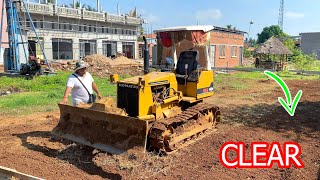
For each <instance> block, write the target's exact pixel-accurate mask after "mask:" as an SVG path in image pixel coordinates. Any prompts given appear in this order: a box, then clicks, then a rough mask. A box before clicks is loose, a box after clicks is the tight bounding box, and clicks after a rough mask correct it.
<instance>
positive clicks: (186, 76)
mask: <svg viewBox="0 0 320 180" xmlns="http://www.w3.org/2000/svg"><path fill="white" fill-rule="evenodd" d="M184 69H185V70H186V74H185V76H184V85H185V86H186V85H187V78H188V64H185V65H184Z"/></svg>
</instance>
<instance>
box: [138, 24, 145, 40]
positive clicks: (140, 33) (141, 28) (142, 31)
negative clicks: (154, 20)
mask: <svg viewBox="0 0 320 180" xmlns="http://www.w3.org/2000/svg"><path fill="white" fill-rule="evenodd" d="M142 35H144V28H143V27H142V26H141V27H140V28H139V37H138V41H140V42H143V37H142Z"/></svg>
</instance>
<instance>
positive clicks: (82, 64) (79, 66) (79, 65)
mask: <svg viewBox="0 0 320 180" xmlns="http://www.w3.org/2000/svg"><path fill="white" fill-rule="evenodd" d="M88 67H89V64H88V63H86V62H84V61H79V62H77V63H76V67H75V68H74V71H78V70H79V69H83V68H88Z"/></svg>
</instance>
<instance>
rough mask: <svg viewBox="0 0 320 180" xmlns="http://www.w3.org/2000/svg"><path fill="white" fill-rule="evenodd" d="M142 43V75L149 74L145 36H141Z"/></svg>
mask: <svg viewBox="0 0 320 180" xmlns="http://www.w3.org/2000/svg"><path fill="white" fill-rule="evenodd" d="M143 41H144V50H143V67H144V74H148V73H149V49H148V42H147V39H146V37H145V36H143Z"/></svg>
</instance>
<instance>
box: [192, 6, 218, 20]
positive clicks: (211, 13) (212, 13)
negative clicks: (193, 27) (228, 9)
mask: <svg viewBox="0 0 320 180" xmlns="http://www.w3.org/2000/svg"><path fill="white" fill-rule="evenodd" d="M220 18H222V13H221V11H220V10H219V9H207V10H202V11H198V12H196V19H197V20H217V19H220Z"/></svg>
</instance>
